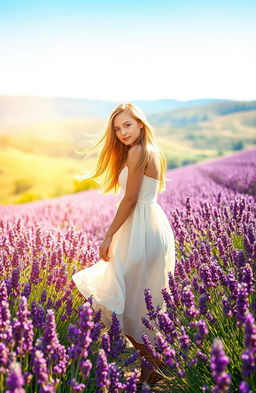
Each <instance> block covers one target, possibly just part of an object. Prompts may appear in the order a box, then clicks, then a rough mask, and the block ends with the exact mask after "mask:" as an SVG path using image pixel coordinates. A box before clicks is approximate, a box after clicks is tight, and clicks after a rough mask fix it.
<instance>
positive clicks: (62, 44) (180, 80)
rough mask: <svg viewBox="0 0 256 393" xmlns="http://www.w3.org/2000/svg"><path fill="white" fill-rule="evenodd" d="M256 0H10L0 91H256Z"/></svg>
mask: <svg viewBox="0 0 256 393" xmlns="http://www.w3.org/2000/svg"><path fill="white" fill-rule="evenodd" d="M255 20H256V2H255V1H246V0H245V1H235V0H233V1H225V0H223V1H219V0H215V1H207V0H205V1H195V0H191V1H177V2H173V1H162V0H159V1H129V2H128V1H126V2H120V1H97V0H96V1H94V2H87V1H76V0H74V1H73V2H71V1H63V0H62V1H25V0H24V1H1V0H0V37H1V38H0V53H1V58H0V94H11V95H13V94H17V95H36V96H58V97H60V96H62V97H77V98H87V99H106V100H119V101H120V100H121V101H122V100H123V101H124V100H135V99H149V100H153V99H161V98H170V99H177V100H189V99H197V98H227V99H228V98H230V99H237V100H251V99H256V78H255V70H256V23H255Z"/></svg>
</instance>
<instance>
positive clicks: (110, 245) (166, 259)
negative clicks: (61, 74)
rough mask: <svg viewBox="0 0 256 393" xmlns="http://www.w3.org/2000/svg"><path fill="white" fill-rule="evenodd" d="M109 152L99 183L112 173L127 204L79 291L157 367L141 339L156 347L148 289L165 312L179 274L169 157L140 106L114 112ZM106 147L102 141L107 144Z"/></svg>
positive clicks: (103, 156)
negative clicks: (164, 194) (163, 200)
mask: <svg viewBox="0 0 256 393" xmlns="http://www.w3.org/2000/svg"><path fill="white" fill-rule="evenodd" d="M104 140H105V143H104V146H103V148H102V150H101V152H100V155H99V158H98V162H97V170H96V173H95V174H94V176H92V178H94V177H99V176H100V175H102V174H103V173H105V172H106V173H107V175H106V177H105V180H104V185H105V190H104V191H105V192H108V191H110V190H111V189H114V190H115V191H116V189H117V188H118V187H119V186H120V187H121V189H122V191H123V198H122V200H121V201H120V203H119V206H118V209H117V212H116V215H115V217H114V219H113V222H112V224H111V225H110V227H109V228H108V230H107V232H106V236H105V238H104V240H103V241H102V243H101V245H100V247H99V256H100V258H101V259H100V261H98V262H97V263H96V264H94V265H93V266H90V267H89V268H86V269H83V270H82V271H79V272H77V273H75V274H74V275H73V276H72V278H73V280H74V282H75V284H76V286H77V288H78V290H79V291H80V292H81V293H82V294H83V295H84V296H85V297H88V296H90V295H93V298H94V299H93V302H94V309H95V310H96V309H99V308H100V309H101V310H102V311H103V313H102V321H103V322H104V324H105V325H106V326H110V323H111V314H112V312H113V311H115V312H116V315H117V317H118V319H119V322H120V328H121V330H122V332H123V333H124V334H125V336H126V337H127V338H128V339H129V340H130V341H131V343H132V344H133V345H134V347H135V348H136V349H138V350H139V351H140V356H141V357H142V356H144V357H145V358H146V359H147V360H148V361H149V362H150V363H152V364H154V365H155V366H160V365H161V363H162V362H161V360H159V359H156V358H152V356H151V355H150V353H149V352H148V351H147V350H146V348H145V346H144V342H143V340H142V335H143V334H147V335H148V337H149V339H150V340H151V342H152V343H154V332H153V331H151V330H149V329H147V328H146V327H145V326H144V325H143V323H142V321H141V318H142V317H146V316H147V308H146V304H145V299H144V289H145V288H149V289H150V292H151V294H152V296H153V300H154V303H155V305H159V306H160V307H164V303H163V297H162V295H161V288H163V287H168V272H169V271H171V272H172V274H174V268H175V243H174V236H173V232H172V228H171V226H170V223H169V221H168V218H167V216H166V214H165V213H164V211H163V209H162V208H161V206H160V205H159V204H158V203H157V194H158V192H160V191H164V190H165V170H166V167H167V165H166V159H165V157H164V155H163V153H162V152H161V151H160V149H159V148H158V146H157V142H156V138H155V136H154V133H153V127H152V126H151V125H150V124H149V122H148V121H147V119H146V117H145V115H144V113H143V112H142V111H141V110H140V108H139V107H138V106H136V105H135V104H131V103H128V104H120V105H117V106H116V107H115V108H114V110H113V111H112V113H111V114H110V116H109V118H108V120H107V124H106V130H105V135H104V136H103V138H102V140H101V141H100V142H102V141H104ZM100 142H99V143H100ZM156 380H157V373H156V371H152V369H151V370H150V369H148V368H146V367H145V366H144V364H143V363H142V368H141V377H140V382H141V383H143V382H144V381H147V382H148V383H154V382H155V381H156Z"/></svg>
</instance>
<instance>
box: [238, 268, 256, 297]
mask: <svg viewBox="0 0 256 393" xmlns="http://www.w3.org/2000/svg"><path fill="white" fill-rule="evenodd" d="M241 281H242V282H244V283H246V284H247V290H248V293H252V292H253V291H254V281H255V280H254V277H253V271H252V268H251V266H250V264H249V263H247V264H246V265H245V266H244V267H243V271H242V278H241Z"/></svg>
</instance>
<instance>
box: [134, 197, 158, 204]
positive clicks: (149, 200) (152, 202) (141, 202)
mask: <svg viewBox="0 0 256 393" xmlns="http://www.w3.org/2000/svg"><path fill="white" fill-rule="evenodd" d="M137 203H139V204H144V203H145V204H156V203H157V200H156V199H148V200H147V199H140V198H139V199H137V202H136V205H137Z"/></svg>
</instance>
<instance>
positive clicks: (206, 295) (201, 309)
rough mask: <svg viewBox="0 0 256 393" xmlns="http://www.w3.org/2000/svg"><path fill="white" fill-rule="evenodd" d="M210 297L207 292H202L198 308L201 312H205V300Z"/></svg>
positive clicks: (206, 309)
mask: <svg viewBox="0 0 256 393" xmlns="http://www.w3.org/2000/svg"><path fill="white" fill-rule="evenodd" d="M209 299H210V295H209V294H208V293H207V292H204V293H203V294H202V295H201V296H200V299H199V309H200V313H201V314H207V311H208V308H207V301H208V300H209Z"/></svg>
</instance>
